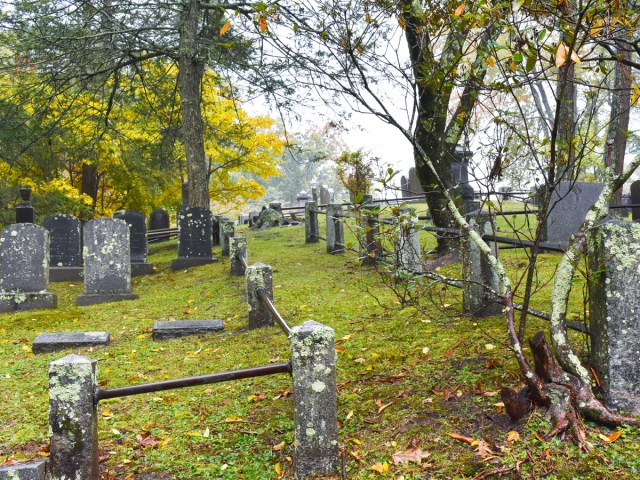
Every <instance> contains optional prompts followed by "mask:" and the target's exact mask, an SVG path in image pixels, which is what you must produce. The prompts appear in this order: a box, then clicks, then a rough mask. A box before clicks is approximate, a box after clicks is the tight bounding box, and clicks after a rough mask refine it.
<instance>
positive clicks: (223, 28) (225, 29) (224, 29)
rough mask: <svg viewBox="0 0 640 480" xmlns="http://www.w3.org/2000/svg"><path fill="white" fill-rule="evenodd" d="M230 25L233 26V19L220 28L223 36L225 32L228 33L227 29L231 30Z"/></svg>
mask: <svg viewBox="0 0 640 480" xmlns="http://www.w3.org/2000/svg"><path fill="white" fill-rule="evenodd" d="M230 26H231V20H227V23H225V24H224V25H223V26H222V28H221V29H220V36H223V35H224V34H225V33H227V30H229V27H230Z"/></svg>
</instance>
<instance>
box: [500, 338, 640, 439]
mask: <svg viewBox="0 0 640 480" xmlns="http://www.w3.org/2000/svg"><path fill="white" fill-rule="evenodd" d="M529 345H530V346H531V351H532V353H533V357H534V361H535V375H536V376H537V377H538V378H539V379H540V380H541V381H542V391H539V392H537V391H535V389H533V388H532V387H531V385H532V384H533V385H535V383H534V382H528V385H527V386H526V387H525V388H523V389H522V390H520V391H519V392H516V391H514V390H512V389H509V388H503V389H502V391H501V392H500V393H501V396H502V401H503V403H504V404H505V410H506V411H507V413H508V414H509V416H510V417H511V419H512V420H514V421H515V420H519V419H521V418H523V417H524V416H525V415H527V414H528V413H529V412H530V411H531V409H532V407H533V406H534V405H539V406H544V407H547V408H548V410H547V413H548V415H549V417H550V418H551V419H552V421H553V427H552V428H551V430H550V431H549V432H548V433H547V434H546V437H547V438H549V437H553V436H560V437H561V438H564V437H565V435H566V434H567V433H568V434H570V435H571V436H572V437H573V439H574V440H575V441H576V443H577V444H578V445H579V446H580V448H581V449H583V450H590V448H591V446H590V444H589V443H588V442H587V441H586V438H585V434H584V429H583V427H582V423H581V420H580V419H581V417H585V418H588V419H590V420H593V421H595V422H597V423H599V424H603V425H607V426H610V427H614V426H618V425H622V424H627V425H638V424H639V423H640V420H638V419H636V418H631V417H625V416H622V415H618V414H616V413H614V412H612V411H611V410H609V409H608V408H607V407H605V406H604V405H603V404H602V402H600V401H599V400H598V399H597V398H596V397H595V396H594V394H593V391H592V390H591V385H585V384H583V382H582V381H580V380H579V379H578V377H576V376H574V375H572V374H570V373H567V372H565V371H564V370H562V369H561V368H560V367H559V366H558V364H557V362H556V360H555V358H554V356H553V354H552V353H551V350H550V348H549V345H548V344H547V340H546V337H545V336H544V333H542V332H538V333H537V334H536V335H535V336H534V337H533V339H531V340H530V341H529Z"/></svg>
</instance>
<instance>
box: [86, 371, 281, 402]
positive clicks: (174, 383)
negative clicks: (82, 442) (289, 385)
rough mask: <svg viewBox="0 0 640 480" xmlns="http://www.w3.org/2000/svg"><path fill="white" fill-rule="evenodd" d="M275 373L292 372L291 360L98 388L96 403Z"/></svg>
mask: <svg viewBox="0 0 640 480" xmlns="http://www.w3.org/2000/svg"><path fill="white" fill-rule="evenodd" d="M275 373H291V362H286V363H276V364H274V365H266V366H262V367H254V368H245V369H243V370H232V371H230V372H221V373H212V374H210V375H201V376H198V377H186V378H178V379H176V380H166V381H163V382H153V383H142V384H140V385H130V386H128V387H120V388H110V389H108V390H102V389H100V388H99V389H98V390H97V391H96V397H95V398H96V403H97V402H99V401H101V400H107V399H109V398H118V397H129V396H131V395H140V394H143V393H152V392H161V391H164V390H173V389H176V388H184V387H193V386H196V385H208V384H210V383H220V382H229V381H231V380H241V379H243V378H253V377H264V376H265V375H273V374H275Z"/></svg>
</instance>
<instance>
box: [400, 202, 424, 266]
mask: <svg viewBox="0 0 640 480" xmlns="http://www.w3.org/2000/svg"><path fill="white" fill-rule="evenodd" d="M395 221H396V222H397V223H396V232H395V235H394V237H395V242H394V248H395V257H396V266H397V267H398V268H401V269H406V270H409V271H412V272H421V271H422V255H421V251H420V229H419V228H418V215H417V213H416V211H415V209H414V208H412V207H400V209H399V210H398V216H397V217H396V218H395Z"/></svg>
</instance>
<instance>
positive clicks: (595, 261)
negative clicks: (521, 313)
mask: <svg viewBox="0 0 640 480" xmlns="http://www.w3.org/2000/svg"><path fill="white" fill-rule="evenodd" d="M588 245H589V255H588V265H589V271H590V272H591V275H589V276H588V281H589V283H588V285H589V329H590V332H591V336H590V337H591V365H592V367H593V368H594V370H595V371H596V373H597V374H598V378H599V379H600V383H601V384H602V388H603V389H604V393H605V398H606V404H607V406H608V407H610V408H613V409H621V410H623V411H624V413H625V414H631V415H638V414H640V362H638V351H640V337H638V331H640V296H639V295H638V285H640V224H637V223H624V222H620V221H616V222H611V223H606V224H603V225H600V226H598V227H596V228H594V229H593V230H592V231H591V232H590V233H589V237H588Z"/></svg>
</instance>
